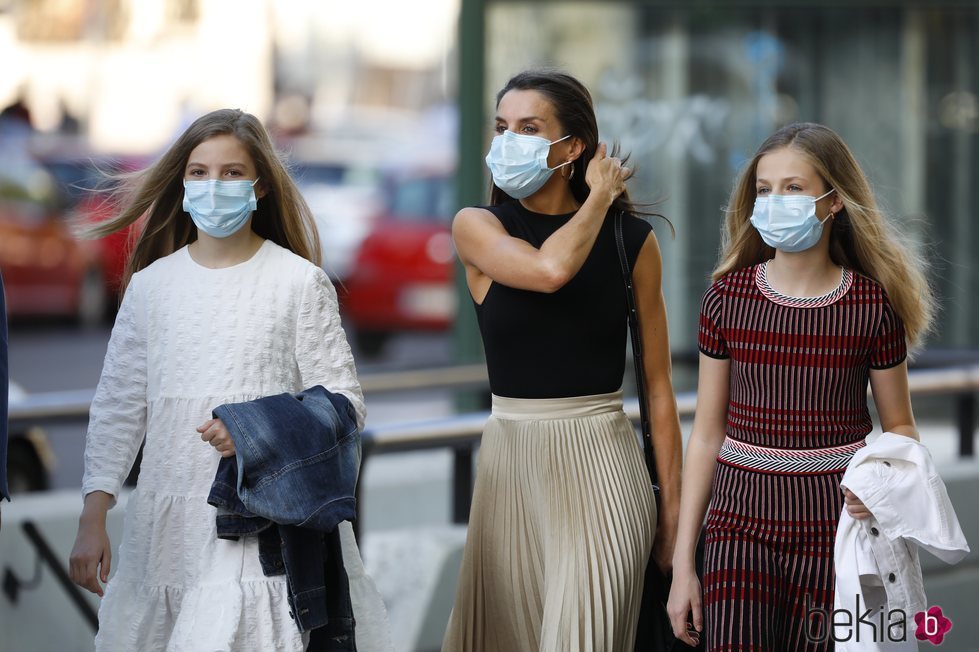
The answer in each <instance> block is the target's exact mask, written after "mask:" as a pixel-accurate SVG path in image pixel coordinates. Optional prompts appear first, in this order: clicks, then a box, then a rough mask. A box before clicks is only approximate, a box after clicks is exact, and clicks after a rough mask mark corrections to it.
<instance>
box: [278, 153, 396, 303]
mask: <svg viewBox="0 0 979 652" xmlns="http://www.w3.org/2000/svg"><path fill="white" fill-rule="evenodd" d="M292 173H293V175H294V177H295V179H296V185H297V186H298V187H299V192H300V193H302V195H303V198H304V199H305V200H306V203H307V204H309V208H310V210H311V211H312V212H313V218H314V219H315V220H316V228H317V230H318V233H319V237H320V247H321V253H322V256H323V262H322V266H323V270H324V271H325V272H326V273H327V274H328V275H329V276H330V278H332V279H333V280H334V282H337V283H338V284H342V283H343V282H344V281H345V279H346V278H347V277H348V276H349V275H350V269H351V267H352V265H353V258H354V255H355V254H356V252H357V248H358V247H359V246H360V243H361V242H362V241H363V240H364V238H366V237H367V233H368V232H369V230H370V225H371V220H372V219H373V218H374V216H375V215H377V213H378V211H379V210H380V208H381V206H382V195H381V189H380V186H379V185H378V180H377V173H376V172H375V171H374V170H372V169H371V168H368V167H360V166H356V165H352V164H350V163H346V162H313V161H306V162H303V163H299V164H297V165H295V166H293V169H292Z"/></svg>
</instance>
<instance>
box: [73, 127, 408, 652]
mask: <svg viewBox="0 0 979 652" xmlns="http://www.w3.org/2000/svg"><path fill="white" fill-rule="evenodd" d="M131 181H132V183H131V184H130V186H131V187H132V188H133V189H134V190H133V191H132V193H131V194H129V195H127V196H125V197H124V198H123V200H122V202H121V203H120V204H119V205H120V206H121V207H122V210H121V212H120V213H119V215H118V217H116V218H114V219H112V220H110V221H108V222H107V223H105V224H102V225H98V226H97V227H95V228H94V229H93V230H92V232H93V234H94V235H96V236H98V235H105V234H108V233H112V232H114V231H117V230H119V229H122V228H125V227H126V226H128V225H130V224H133V223H134V222H136V221H137V220H141V229H140V235H139V238H138V240H137V242H136V244H135V249H134V251H133V253H132V256H131V258H130V260H129V263H128V267H127V270H126V281H127V287H126V291H125V295H124V298H123V301H122V305H121V307H120V309H119V314H118V317H117V318H116V323H115V326H114V328H113V330H112V337H111V339H110V341H109V347H108V352H107V353H106V357H105V365H104V368H103V370H102V377H101V379H100V381H99V385H98V389H97V391H96V395H95V398H94V400H93V402H92V408H91V419H90V422H89V429H88V438H87V441H86V446H85V475H84V480H83V486H82V491H83V494H84V496H85V502H84V508H83V511H82V515H81V518H80V520H79V527H78V537H77V539H76V542H75V546H74V549H73V550H72V554H71V560H70V572H71V577H72V579H73V580H74V581H75V582H77V583H78V584H79V585H81V586H82V587H84V588H87V589H88V590H90V591H92V592H93V593H97V594H98V595H100V596H103V599H102V602H101V605H100V608H99V632H98V636H97V638H96V648H97V649H99V650H201V649H207V650H272V649H276V650H302V649H304V647H305V645H306V643H307V642H308V641H307V640H305V637H304V635H302V634H301V633H300V631H299V629H298V628H297V626H296V623H295V622H294V621H293V614H292V613H291V612H290V607H289V604H288V597H289V595H288V593H289V592H288V589H287V582H286V576H284V575H273V576H270V577H266V576H265V574H264V572H263V568H262V565H261V564H260V560H259V546H258V542H257V539H256V537H242V538H241V539H239V540H237V541H231V540H224V539H219V538H218V537H217V536H216V525H215V516H216V510H215V509H214V508H213V507H211V506H210V505H208V503H207V498H208V493H209V490H210V488H211V484H212V482H213V481H214V479H215V472H216V469H217V467H218V462H219V461H220V459H221V458H222V457H230V456H232V455H234V454H235V446H234V441H233V440H232V438H231V436H230V433H229V431H228V429H227V427H226V426H225V425H224V424H223V423H222V422H221V420H220V419H213V418H211V417H212V410H213V409H214V408H216V407H218V406H220V405H223V404H226V403H233V402H242V401H251V400H253V399H257V398H260V397H265V396H270V395H275V394H280V393H283V392H298V391H300V390H303V389H305V388H309V387H313V386H315V385H323V386H324V387H326V388H327V389H329V390H330V391H332V392H333V393H335V394H340V395H342V396H344V397H346V399H347V400H348V401H349V402H350V404H351V405H352V407H353V409H354V411H355V413H356V420H357V425H358V426H360V427H362V426H363V422H364V416H365V409H364V401H363V395H362V393H361V388H360V384H359V382H358V380H357V375H356V370H355V367H354V361H353V358H352V357H351V353H350V347H349V346H348V345H347V340H346V338H345V336H344V332H343V329H342V328H341V325H340V317H339V314H338V310H337V299H336V292H335V291H334V289H333V286H332V285H331V283H330V281H329V279H328V278H327V276H326V274H325V273H324V272H323V270H322V269H321V268H320V267H319V266H318V261H319V243H318V242H317V236H316V229H315V225H314V223H313V218H312V215H311V213H310V211H309V208H308V206H307V205H306V202H305V201H303V199H302V197H301V196H300V194H299V192H298V190H297V189H296V185H295V184H294V183H293V181H292V179H291V178H290V177H289V174H288V172H287V171H286V169H285V167H284V166H283V164H282V162H281V160H280V159H279V157H278V156H277V155H276V152H275V149H274V147H273V145H272V142H271V140H270V138H269V135H268V133H267V132H266V130H265V128H264V126H263V125H262V124H261V122H259V120H258V119H257V118H255V117H254V116H252V115H250V114H247V113H243V112H242V111H238V110H231V109H224V110H219V111H214V112H212V113H208V114H207V115H204V116H202V117H200V118H198V119H197V120H196V121H194V123H193V124H191V125H190V127H188V129H187V130H186V131H185V132H184V133H183V134H182V135H181V136H180V137H179V138H178V139H177V141H176V142H175V143H174V144H173V146H171V147H170V149H169V150H168V151H167V152H166V153H165V154H164V155H163V156H162V158H160V160H159V161H157V162H156V163H155V164H154V165H152V166H151V167H150V168H148V169H147V170H145V171H144V172H143V173H141V174H138V175H136V176H135V177H134V178H133V179H131ZM144 439H145V444H144V448H143V458H142V462H141V465H140V473H139V480H138V482H137V485H136V489H135V490H134V491H133V492H132V494H131V495H130V497H129V501H128V504H127V507H126V514H125V523H124V529H123V535H122V543H121V545H120V547H119V551H120V555H119V557H120V558H119V561H118V562H117V564H116V572H115V574H114V575H113V577H112V579H111V580H109V572H110V567H111V566H112V561H113V560H112V555H111V547H110V543H109V538H108V536H107V534H106V528H105V518H106V512H107V510H108V509H109V508H110V507H111V506H112V505H113V504H114V503H115V500H116V497H117V496H118V495H119V491H120V489H121V487H122V484H123V481H124V479H125V478H126V476H127V474H128V473H129V469H130V467H131V466H132V464H133V460H134V459H135V457H136V454H137V451H138V450H139V446H140V443H141V442H144ZM202 440H203V441H202ZM340 540H341V542H342V543H343V544H344V545H343V556H344V564H345V565H346V567H347V571H348V575H349V579H350V586H351V593H357V592H358V591H359V595H368V593H365V592H364V589H363V587H364V583H365V582H366V583H369V579H367V578H366V575H364V573H363V567H362V564H361V562H360V557H359V553H358V552H357V547H356V543H355V542H354V540H353V535H352V531H351V530H350V527H349V523H341V525H340ZM106 581H108V585H107V586H106V587H105V589H104V591H103V587H102V584H103V583H105V582H106ZM358 587H359V588H358ZM376 604H379V596H377V602H376ZM354 610H355V612H356V610H357V604H356V600H355V604H354ZM379 611H381V612H383V607H380V608H379ZM372 626H374V631H373V632H372ZM379 629H383V623H379V622H372V621H371V619H370V618H363V619H362V621H361V622H360V623H358V630H357V638H358V641H357V642H358V643H359V645H358V647H359V648H360V649H361V650H364V649H383V648H382V645H381V644H378V643H376V642H375V641H371V640H370V639H371V637H372V636H374V635H375V634H376V632H377V630H379ZM313 631H314V632H315V631H316V630H313ZM377 635H378V636H380V637H381V638H383V636H384V632H383V631H382V632H381V633H380V634H377ZM313 639H314V640H315V634H314V636H313ZM351 645H352V643H351ZM388 645H389V644H388ZM330 649H348V648H347V647H343V648H340V647H336V648H333V647H331V648H330ZM349 649H353V648H352V647H351V648H349Z"/></svg>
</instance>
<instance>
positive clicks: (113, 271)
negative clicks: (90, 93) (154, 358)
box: [43, 156, 145, 312]
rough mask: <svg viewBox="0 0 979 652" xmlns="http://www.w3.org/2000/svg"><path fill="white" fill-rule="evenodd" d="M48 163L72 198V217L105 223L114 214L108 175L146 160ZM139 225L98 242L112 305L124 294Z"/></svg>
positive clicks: (71, 158)
mask: <svg viewBox="0 0 979 652" xmlns="http://www.w3.org/2000/svg"><path fill="white" fill-rule="evenodd" d="M43 162H44V166H45V168H47V169H48V170H50V172H51V173H52V174H53V175H54V177H55V179H56V180H57V184H58V186H59V188H60V189H61V190H62V192H64V193H65V194H66V195H67V196H68V198H69V201H70V206H71V207H70V209H69V211H70V219H71V221H74V222H77V223H80V224H94V223H97V222H103V221H105V220H106V219H109V218H110V217H112V216H113V207H112V205H111V203H110V202H109V201H108V195H107V194H106V193H105V192H101V191H97V190H96V189H99V188H103V187H104V186H103V185H102V184H103V182H104V181H105V175H106V174H118V173H125V172H133V171H136V170H138V169H140V168H141V167H142V166H143V165H144V164H145V161H143V160H142V159H140V158H138V157H136V158H134V157H128V158H118V157H113V158H99V159H96V158H92V157H86V156H65V157H56V156H49V157H46V158H45V159H44V161H43ZM136 226H137V225H132V226H129V227H127V228H125V229H122V230H121V231H117V232H116V233H113V234H110V235H107V236H105V237H103V238H100V239H99V240H97V241H96V244H97V247H98V258H99V262H100V267H101V270H102V280H103V282H104V284H105V288H106V293H107V296H108V307H109V309H110V312H111V309H112V308H114V307H115V306H116V304H117V303H118V300H119V298H120V295H121V294H122V290H123V289H124V288H123V287H122V275H123V272H124V270H125V267H126V261H127V260H128V258H129V253H130V237H131V232H132V231H133V229H134V228H136Z"/></svg>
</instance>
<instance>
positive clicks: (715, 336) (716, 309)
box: [697, 282, 731, 360]
mask: <svg viewBox="0 0 979 652" xmlns="http://www.w3.org/2000/svg"><path fill="white" fill-rule="evenodd" d="M720 324H721V289H720V284H719V282H718V283H714V284H713V285H711V286H710V287H709V288H707V291H706V292H704V299H703V301H702V302H701V304H700V327H699V329H698V333H697V348H699V349H700V352H701V353H703V354H704V355H707V356H710V357H711V358H718V359H720V360H724V359H727V358H730V357H731V354H730V353H729V352H728V350H727V342H726V341H725V340H724V335H723V333H722V332H721V328H720Z"/></svg>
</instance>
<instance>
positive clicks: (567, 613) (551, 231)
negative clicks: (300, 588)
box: [443, 71, 681, 652]
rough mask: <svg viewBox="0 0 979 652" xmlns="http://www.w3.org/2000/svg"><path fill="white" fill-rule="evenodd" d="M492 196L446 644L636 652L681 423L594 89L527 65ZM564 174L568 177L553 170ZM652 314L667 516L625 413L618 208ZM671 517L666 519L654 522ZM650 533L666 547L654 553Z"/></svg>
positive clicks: (655, 408)
mask: <svg viewBox="0 0 979 652" xmlns="http://www.w3.org/2000/svg"><path fill="white" fill-rule="evenodd" d="M494 124H495V132H496V136H495V137H494V139H493V143H492V146H491V147H490V152H489V154H488V155H487V157H486V162H487V165H488V166H489V168H490V171H491V172H492V175H493V189H492V198H491V204H490V205H489V206H486V207H480V208H476V207H470V208H464V209H462V210H461V211H459V213H458V215H456V217H455V220H454V222H453V226H452V234H453V238H454V241H455V245H456V249H457V251H458V253H459V257H460V259H461V260H462V262H463V264H464V266H465V269H466V278H467V282H468V286H469V291H470V293H471V295H472V299H473V302H474V304H475V309H476V315H477V318H478V321H479V326H480V331H481V334H482V339H483V346H484V348H485V351H486V360H487V367H488V371H489V378H490V388H491V390H492V392H493V412H492V416H491V417H490V419H489V422H488V423H487V425H486V428H485V430H484V433H483V440H482V448H481V451H480V455H479V467H478V472H477V477H476V487H475V492H474V497H473V505H472V515H471V519H470V523H469V533H468V540H467V542H466V549H465V553H464V555H463V560H462V570H461V574H460V579H459V587H458V591H457V593H456V598H455V605H454V608H453V612H452V616H451V617H450V620H449V625H448V629H447V631H446V634H445V639H444V642H443V650H445V651H452V652H454V651H457V650H466V651H469V650H474V651H479V652H493V651H496V650H499V651H501V652H502V651H506V652H514V651H520V650H549V651H554V652H557V651H561V652H565V651H567V650H582V651H584V650H607V651H613V650H616V651H617V650H627V649H632V647H633V639H634V636H635V629H636V621H637V619H638V615H639V606H640V601H641V597H642V590H643V577H644V571H645V568H646V563H647V560H648V559H649V557H650V551H651V550H652V554H653V559H654V560H655V562H656V563H657V564H658V565H659V566H660V567H661V568H662V569H663V570H664V571H665V570H668V568H669V565H670V557H671V554H672V548H673V541H674V536H675V530H676V520H677V509H678V506H679V478H680V459H681V458H680V455H681V449H680V428H679V420H678V418H677V411H676V401H675V398H674V395H673V388H672V381H671V370H670V349H669V339H668V335H667V325H666V310H665V306H664V301H663V294H662V291H661V287H660V286H661V284H660V280H661V274H662V264H661V260H660V252H659V247H658V245H657V242H656V238H655V236H654V235H653V233H652V229H651V227H650V225H649V224H648V223H647V222H645V221H644V220H641V219H638V218H637V217H634V216H632V215H633V214H634V213H636V211H635V209H634V207H633V206H632V204H631V203H630V202H629V200H628V197H627V194H626V192H625V182H626V180H627V179H628V178H629V177H630V176H631V171H630V170H629V168H627V167H624V166H623V165H622V161H620V160H619V159H618V158H615V157H608V156H606V148H605V145H604V144H599V142H598V126H597V123H596V119H595V113H594V109H593V107H592V101H591V96H590V94H589V93H588V90H587V89H585V87H584V86H582V84H581V83H580V82H579V81H578V80H576V79H574V78H573V77H571V76H569V75H567V74H564V73H559V72H551V71H529V72H524V73H521V74H519V75H517V76H516V77H514V78H512V79H511V80H510V81H509V82H508V83H507V85H506V86H505V87H504V88H503V89H502V90H501V91H500V92H499V94H498V95H497V106H496V116H495V118H494ZM555 171H557V174H554V172H555ZM618 211H623V212H624V213H626V214H627V216H626V218H625V222H624V229H623V231H624V240H625V248H626V253H627V258H628V261H629V265H630V267H631V273H632V277H633V281H634V287H635V291H636V295H637V301H638V310H639V313H640V321H641V323H642V343H643V349H644V360H643V366H644V369H645V372H646V375H647V378H648V382H647V384H648V394H647V395H646V396H644V397H641V398H642V400H646V401H648V402H649V407H650V413H651V415H652V424H653V432H654V433H655V434H654V438H655V441H654V445H655V449H656V456H657V466H658V471H659V477H660V478H661V481H662V506H661V510H662V511H661V513H660V514H658V515H657V513H656V506H655V503H654V500H653V493H652V491H651V489H650V482H649V476H648V474H647V472H646V469H645V467H644V463H643V456H642V450H641V448H640V446H639V444H638V442H637V438H636V434H635V430H634V429H633V426H632V424H631V423H630V422H629V419H628V418H627V417H626V415H625V413H624V412H623V411H622V390H621V386H622V377H623V374H624V371H625V348H626V347H625V344H626V328H627V322H626V317H627V301H626V293H625V287H624V283H623V279H622V269H621V267H620V264H619V258H618V253H617V248H616V243H615V230H614V221H615V220H614V216H615V214H616V213H617V212H618ZM657 518H658V523H657ZM654 538H655V545H654Z"/></svg>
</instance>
